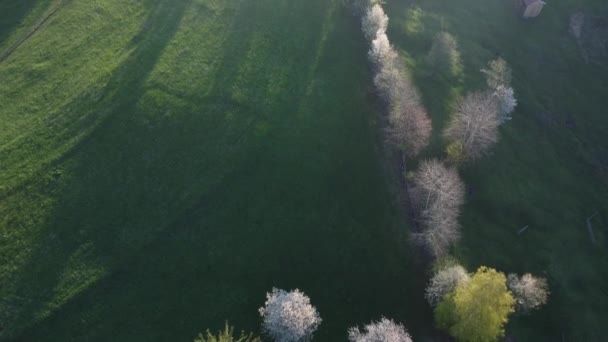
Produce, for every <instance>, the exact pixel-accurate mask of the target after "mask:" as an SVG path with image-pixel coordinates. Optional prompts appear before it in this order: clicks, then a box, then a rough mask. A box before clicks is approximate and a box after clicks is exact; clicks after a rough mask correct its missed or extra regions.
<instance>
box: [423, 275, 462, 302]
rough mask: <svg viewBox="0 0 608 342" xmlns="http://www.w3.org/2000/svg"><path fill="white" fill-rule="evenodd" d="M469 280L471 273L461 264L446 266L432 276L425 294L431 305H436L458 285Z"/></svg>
mask: <svg viewBox="0 0 608 342" xmlns="http://www.w3.org/2000/svg"><path fill="white" fill-rule="evenodd" d="M467 281H469V274H468V273H467V271H466V270H465V269H464V267H462V266H460V265H454V266H450V267H447V268H444V269H442V270H440V271H438V272H437V273H435V275H434V276H433V278H431V281H430V282H429V285H428V286H427V287H426V292H425V294H424V296H425V297H426V300H427V301H428V302H429V304H431V306H433V307H434V306H436V305H437V304H439V302H441V301H442V300H443V298H444V297H445V296H446V295H447V294H449V293H452V292H454V290H456V287H458V286H459V285H461V284H463V283H465V282H467Z"/></svg>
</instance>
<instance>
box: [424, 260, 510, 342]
mask: <svg viewBox="0 0 608 342" xmlns="http://www.w3.org/2000/svg"><path fill="white" fill-rule="evenodd" d="M506 280H507V279H506V277H505V275H504V274H503V273H501V272H497V271H496V270H495V269H492V268H488V267H480V268H479V269H478V270H477V272H476V273H475V274H474V275H473V276H472V277H471V279H470V280H469V281H468V282H464V283H462V284H461V285H460V286H458V287H457V288H456V290H455V291H454V292H453V293H452V294H450V295H448V296H446V297H445V298H444V300H443V301H442V302H440V303H439V305H438V306H437V308H436V309H435V321H436V323H437V326H438V327H439V328H441V329H445V330H447V331H448V332H449V333H450V335H452V336H454V337H456V339H458V340H459V341H467V342H487V341H494V340H496V339H497V338H499V337H501V336H503V335H504V326H505V324H506V323H507V321H508V317H509V315H510V314H511V313H513V311H514V304H515V300H514V299H513V296H512V295H511V293H510V292H509V290H508V289H507V285H506Z"/></svg>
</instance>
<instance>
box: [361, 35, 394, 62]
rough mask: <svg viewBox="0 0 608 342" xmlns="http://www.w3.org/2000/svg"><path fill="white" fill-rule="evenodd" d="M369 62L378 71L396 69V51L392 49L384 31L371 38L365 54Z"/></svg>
mask: <svg viewBox="0 0 608 342" xmlns="http://www.w3.org/2000/svg"><path fill="white" fill-rule="evenodd" d="M367 56H368V58H369V60H370V62H372V64H373V65H374V67H375V68H376V69H378V70H380V71H382V69H388V68H390V69H397V68H396V65H395V64H396V61H397V52H395V49H393V46H392V45H391V43H390V41H389V40H388V36H387V35H386V33H384V32H382V33H379V34H378V35H377V36H376V38H375V39H374V40H372V44H371V48H370V50H369V52H368V54H367Z"/></svg>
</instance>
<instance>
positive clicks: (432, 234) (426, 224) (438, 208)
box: [411, 160, 464, 257]
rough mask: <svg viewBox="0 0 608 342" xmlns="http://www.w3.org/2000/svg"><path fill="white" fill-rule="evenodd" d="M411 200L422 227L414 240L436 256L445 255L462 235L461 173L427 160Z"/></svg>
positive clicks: (421, 168)
mask: <svg viewBox="0 0 608 342" xmlns="http://www.w3.org/2000/svg"><path fill="white" fill-rule="evenodd" d="M411 197H412V205H413V207H414V209H415V210H416V211H417V212H418V217H417V220H418V222H419V223H420V224H421V231H420V232H417V233H415V234H414V236H413V237H414V240H415V241H417V242H419V243H420V244H421V245H423V246H425V247H426V248H427V249H428V250H429V251H430V252H431V253H432V254H433V255H434V256H436V257H438V256H442V255H444V254H445V253H446V252H447V250H448V248H449V246H450V244H452V243H453V242H454V241H456V240H457V239H458V238H459V236H460V232H459V226H458V216H459V215H460V210H461V207H462V205H463V204H464V183H463V182H462V180H461V179H460V176H459V175H458V172H457V170H456V169H455V168H453V167H446V166H445V165H444V164H443V163H442V162H440V161H438V160H429V161H423V162H422V163H421V164H420V166H419V168H418V170H417V171H416V173H415V175H414V181H413V187H412V189H411Z"/></svg>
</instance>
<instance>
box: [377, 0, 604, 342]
mask: <svg viewBox="0 0 608 342" xmlns="http://www.w3.org/2000/svg"><path fill="white" fill-rule="evenodd" d="M387 9H388V14H389V16H390V17H391V20H392V24H391V25H392V27H391V29H390V30H389V31H390V32H389V33H390V35H391V39H392V40H393V41H394V42H395V43H396V44H397V46H398V47H399V48H401V49H403V50H405V51H407V52H408V53H409V54H410V55H411V56H412V60H411V61H410V65H411V69H412V73H413V75H414V78H415V79H416V83H417V84H418V86H419V87H420V89H421V90H422V93H423V97H424V101H425V104H426V105H427V108H428V109H429V111H430V114H431V116H432V118H433V119H434V128H435V132H434V135H435V137H434V140H433V144H432V145H431V147H430V148H429V150H428V151H426V152H425V155H424V157H429V156H441V155H443V153H442V150H443V148H444V146H445V142H444V141H443V139H442V137H441V133H442V132H441V130H442V129H441V128H442V127H444V126H445V121H446V120H447V119H448V118H449V114H450V112H451V108H452V107H453V105H454V103H455V100H458V97H459V96H463V95H464V94H466V93H467V92H469V91H475V90H478V89H481V88H482V87H483V86H484V82H483V77H482V74H481V73H480V72H479V69H481V68H482V67H483V66H484V65H485V63H487V61H489V60H491V59H493V58H495V57H496V56H497V55H499V56H502V57H503V58H505V59H506V60H507V61H508V62H509V64H510V65H511V66H512V68H513V76H514V80H513V86H514V88H515V92H516V95H517V97H518V100H519V106H518V108H517V110H516V112H515V113H514V119H513V121H512V122H509V123H508V124H506V125H504V126H502V127H501V129H500V131H501V141H500V142H499V144H498V145H497V146H496V147H495V148H494V150H493V153H492V155H490V156H488V157H486V158H485V159H483V160H481V161H479V162H477V163H475V164H474V165H468V166H465V167H464V168H463V170H462V171H463V172H462V174H463V176H464V179H465V181H466V183H467V185H468V198H467V205H466V206H465V209H464V215H463V217H462V220H461V221H462V223H463V233H464V234H463V238H462V241H461V242H460V243H459V245H458V246H457V248H455V251H454V252H455V254H456V255H457V256H458V257H459V258H460V259H461V260H462V261H463V262H464V263H465V264H466V265H467V266H468V268H469V269H470V270H474V269H475V268H476V267H478V266H480V265H487V266H491V267H495V268H497V269H499V270H502V271H504V272H518V273H523V272H533V273H535V274H539V275H544V276H546V277H548V279H549V283H550V287H551V291H552V295H551V297H550V301H549V304H548V305H547V306H546V307H545V308H543V309H542V310H540V311H538V312H535V313H533V314H532V315H531V316H526V317H514V318H513V319H512V321H511V323H510V324H509V326H508V328H507V334H509V335H511V336H513V337H516V338H517V340H518V341H520V340H521V341H554V340H562V338H563V339H565V340H566V341H599V340H602V338H603V336H605V335H606V325H605V324H603V323H601V322H605V321H607V320H608V318H607V317H608V316H607V315H608V311H607V310H606V307H608V306H607V304H608V303H607V302H606V301H607V300H608V296H606V283H607V279H608V278H607V276H608V275H607V274H606V272H605V270H606V269H607V267H606V266H607V265H608V255H607V254H606V240H605V232H606V223H605V222H606V221H605V220H606V217H607V215H608V202H607V199H608V185H607V183H606V177H605V171H603V172H602V171H601V168H600V167H599V165H601V164H602V162H601V160H605V156H606V151H607V147H608V145H607V144H606V142H607V141H608V140H606V139H605V138H604V137H603V135H604V134H605V133H604V132H605V131H606V124H607V122H606V120H605V117H604V115H603V114H602V113H603V112H604V109H603V107H604V106H603V102H602V101H603V97H604V96H605V93H606V92H605V90H606V82H605V80H606V79H608V78H607V76H608V70H607V69H606V66H605V65H602V66H600V65H586V64H584V61H583V60H582V58H581V55H580V52H579V51H578V49H577V46H576V43H575V42H574V40H573V39H572V37H571V36H570V35H569V33H568V24H569V15H570V14H572V13H574V12H575V11H584V12H587V13H594V12H598V10H602V9H603V10H604V11H605V10H606V8H605V4H604V3H602V2H600V1H585V2H575V1H568V2H552V3H549V5H547V6H546V8H545V9H544V10H543V13H542V14H541V16H540V17H539V18H537V19H535V20H528V21H526V20H523V19H520V18H519V17H518V16H517V15H516V14H514V12H513V8H512V7H511V5H510V3H509V2H506V1H490V2H488V1H477V0H471V1H458V2H445V1H425V2H420V3H418V4H416V5H415V6H414V7H410V6H408V4H406V3H405V2H397V1H391V2H389V3H388V5H387ZM414 12H417V13H416V14H415V15H414V14H412V13H414ZM600 12H601V11H600ZM414 17H415V18H416V21H415V22H418V23H419V24H418V25H416V26H415V28H416V29H415V30H413V29H412V28H411V26H408V20H409V23H411V22H412V18H414ZM440 30H446V31H447V32H450V33H451V34H453V35H454V36H455V37H456V39H457V40H458V41H459V45H460V51H461V56H462V64H463V74H462V75H461V78H460V79H452V80H450V79H445V78H437V77H429V76H430V74H429V72H428V66H427V65H426V64H425V61H424V59H425V56H426V53H427V52H428V51H429V49H430V46H431V43H432V37H433V36H434V35H435V34H436V33H437V32H439V31H440ZM451 94H455V95H456V96H451ZM604 163H605V162H604ZM595 211H599V212H600V215H599V216H601V217H602V218H601V219H597V221H595V222H594V230H595V232H596V234H599V235H600V236H602V237H601V238H600V239H598V244H597V245H595V246H594V245H592V243H591V240H590V238H589V236H588V233H587V230H586V224H585V218H586V217H587V216H589V215H591V214H593V213H594V212H595ZM526 225H529V229H528V230H527V231H526V232H525V233H524V234H522V235H517V231H518V230H519V229H521V228H522V227H524V226H526Z"/></svg>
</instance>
